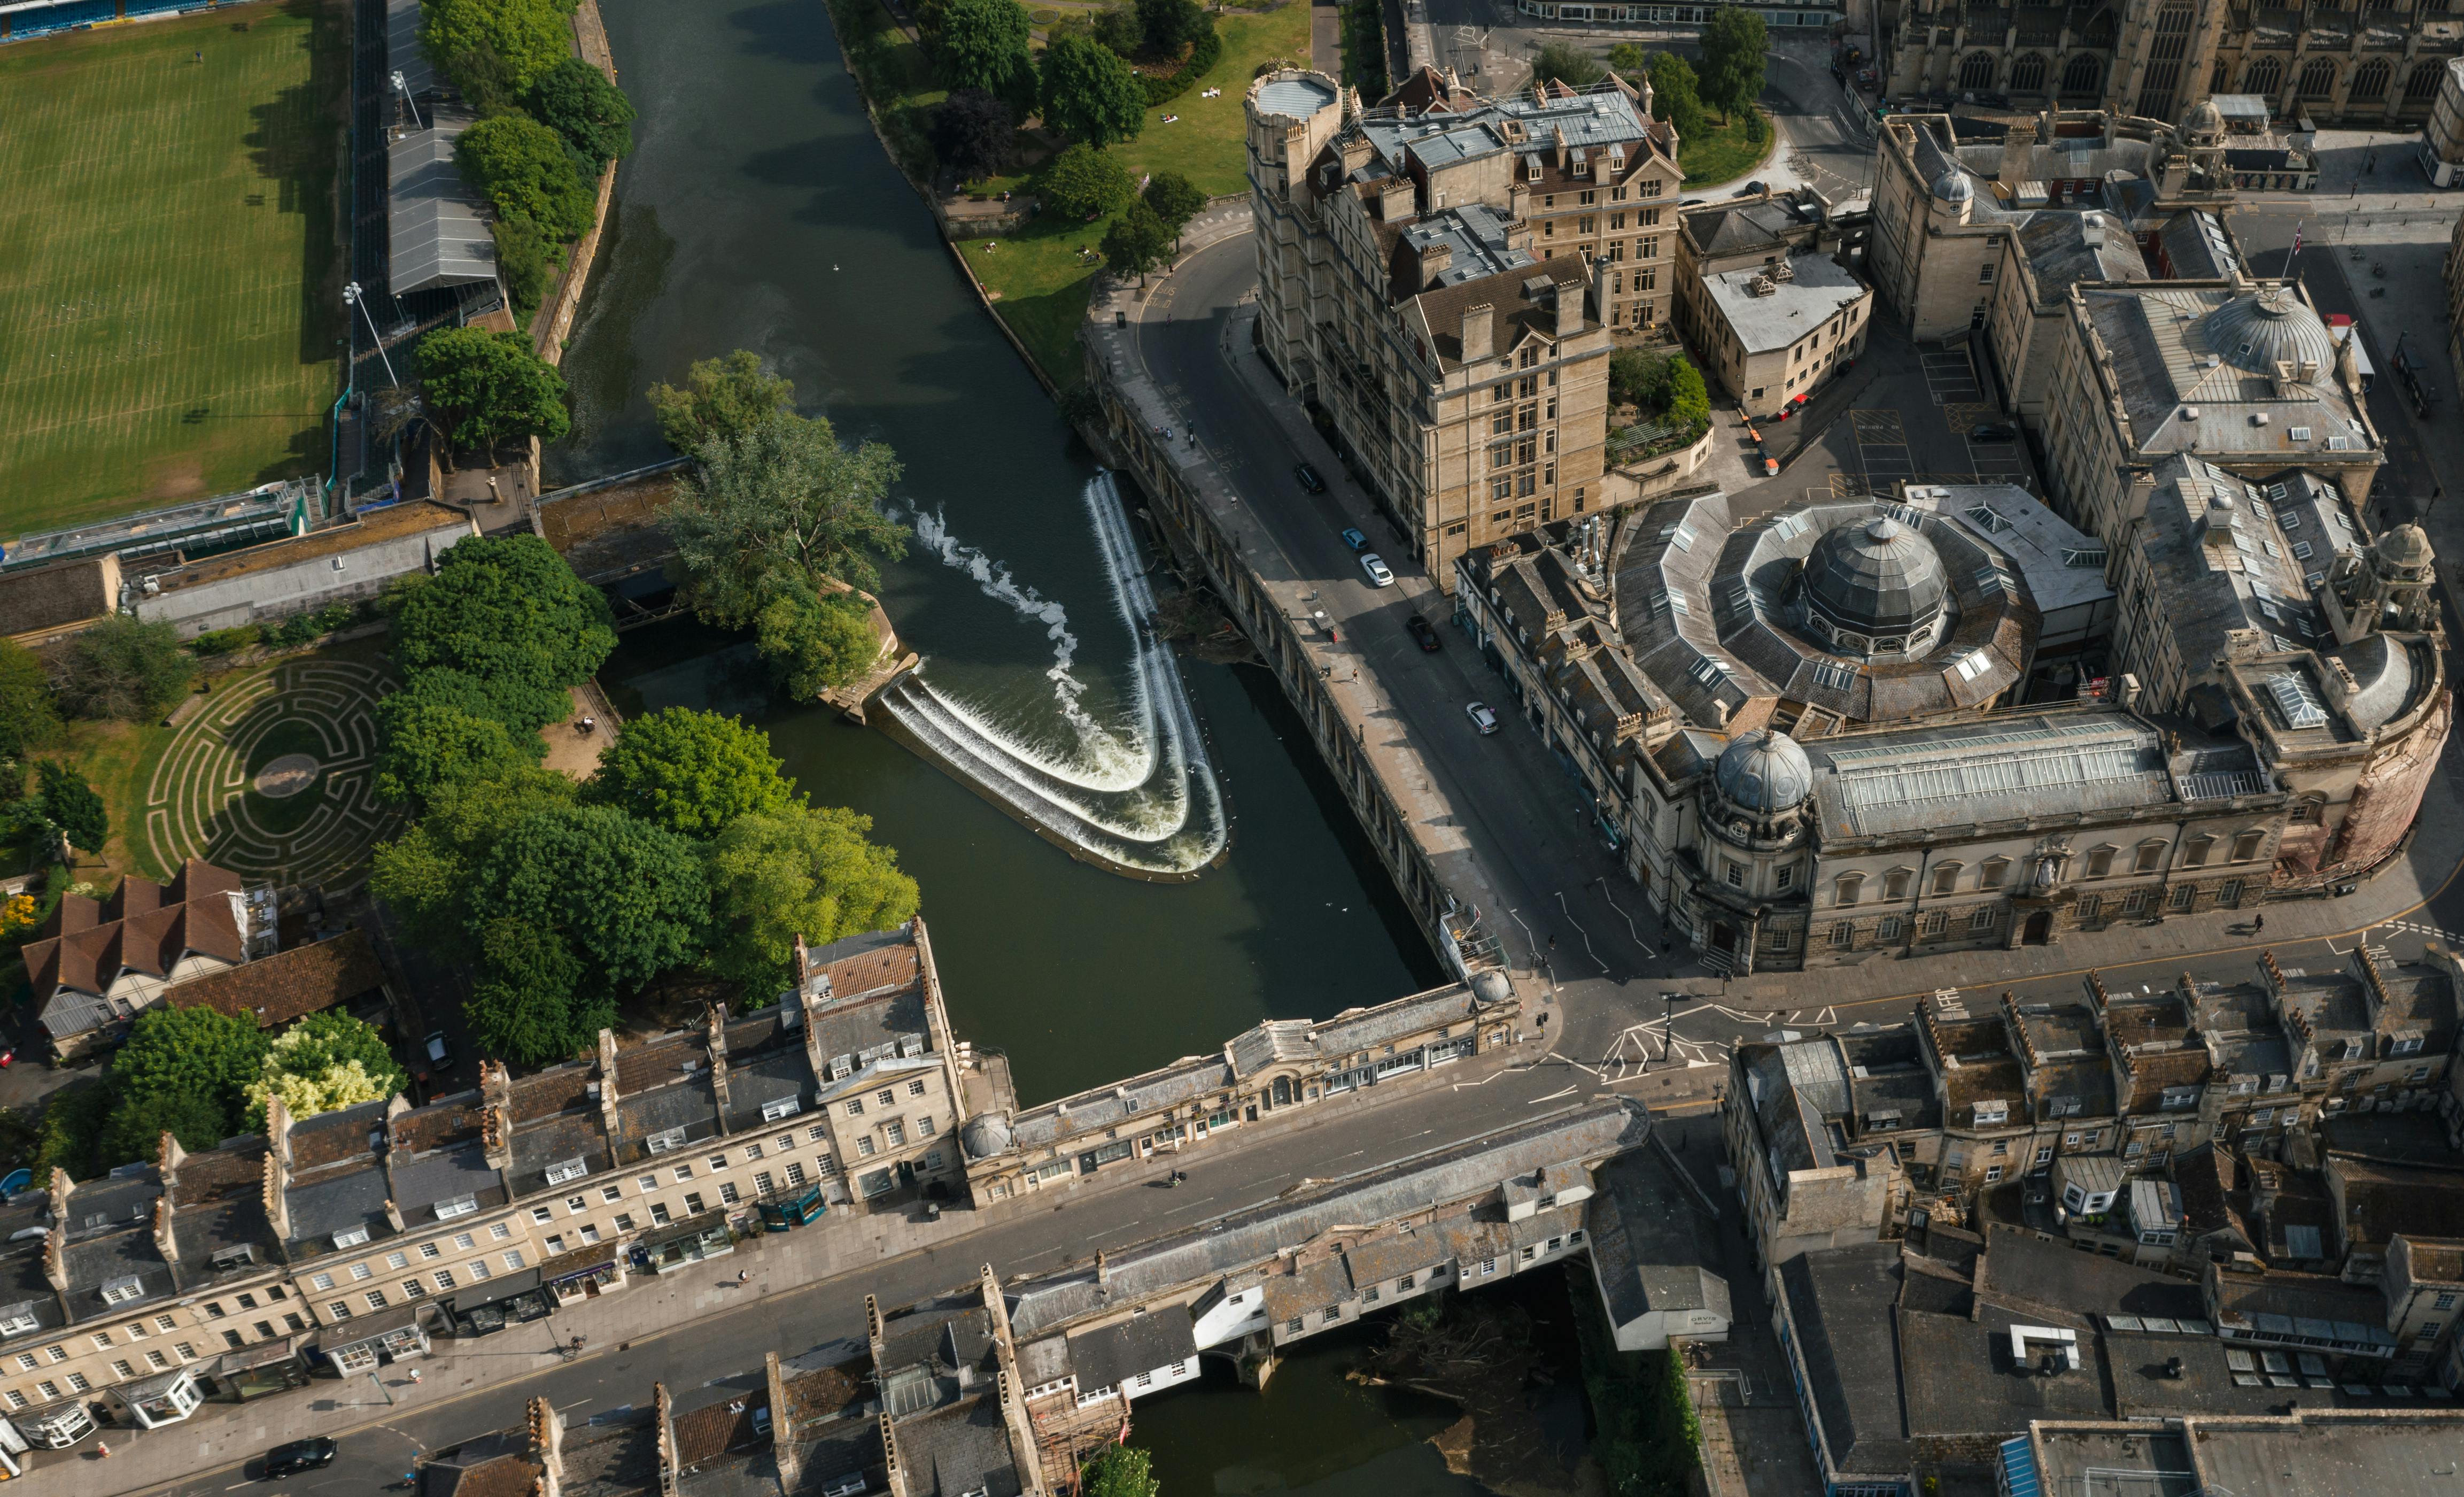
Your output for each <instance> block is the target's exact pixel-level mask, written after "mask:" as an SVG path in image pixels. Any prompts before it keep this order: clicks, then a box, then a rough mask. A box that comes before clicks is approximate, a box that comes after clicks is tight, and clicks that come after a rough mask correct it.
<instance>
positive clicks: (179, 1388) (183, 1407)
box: [102, 1367, 206, 1429]
mask: <svg viewBox="0 0 2464 1497" xmlns="http://www.w3.org/2000/svg"><path fill="white" fill-rule="evenodd" d="M205 1401H206V1395H205V1391H204V1390H203V1389H201V1388H199V1387H198V1386H197V1370H196V1369H195V1368H194V1367H175V1368H173V1369H172V1370H171V1371H169V1372H167V1373H157V1374H155V1375H154V1376H151V1377H140V1378H138V1379H137V1380H136V1381H134V1382H123V1383H121V1384H119V1385H118V1386H117V1387H112V1388H106V1389H104V1390H103V1394H102V1403H103V1407H105V1408H107V1409H109V1410H110V1411H111V1417H112V1418H113V1419H116V1420H120V1421H121V1423H123V1424H134V1425H136V1426H137V1427H138V1428H140V1429H161V1428H162V1427H163V1426H164V1425H165V1424H177V1423H179V1422H180V1421H181V1420H184V1419H187V1417H188V1416H189V1415H191V1414H194V1413H196V1412H197V1410H198V1409H199V1408H200V1407H202V1406H203V1405H204V1403H205Z"/></svg>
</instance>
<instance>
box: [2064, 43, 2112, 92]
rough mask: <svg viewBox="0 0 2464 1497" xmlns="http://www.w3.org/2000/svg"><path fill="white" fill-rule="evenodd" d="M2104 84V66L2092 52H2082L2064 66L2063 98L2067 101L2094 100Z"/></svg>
mask: <svg viewBox="0 0 2464 1497" xmlns="http://www.w3.org/2000/svg"><path fill="white" fill-rule="evenodd" d="M2103 82H2104V64H2102V63H2101V62H2099V61H2098V60H2097V57H2096V54H2094V53H2092V52H2082V53H2080V54H2079V55H2078V56H2076V57H2073V58H2072V59H2071V60H2070V61H2069V62H2067V63H2065V64H2063V65H2062V97H2063V98H2065V99H2087V98H2093V97H2094V96H2095V94H2096V91H2097V89H2098V88H2099V87H2100V86H2101V85H2102V84H2103Z"/></svg>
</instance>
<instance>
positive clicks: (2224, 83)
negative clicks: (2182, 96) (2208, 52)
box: [2208, 57, 2233, 94]
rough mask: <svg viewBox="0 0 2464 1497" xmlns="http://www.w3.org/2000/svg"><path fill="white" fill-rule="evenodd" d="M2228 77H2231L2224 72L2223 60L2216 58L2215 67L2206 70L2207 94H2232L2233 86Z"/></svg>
mask: <svg viewBox="0 0 2464 1497" xmlns="http://www.w3.org/2000/svg"><path fill="white" fill-rule="evenodd" d="M2230 77H2231V75H2230V74H2229V73H2228V72H2227V71H2226V65H2225V59H2224V58H2222V57H2218V58H2217V59H2216V65H2215V66H2214V67H2212V68H2211V69H2209V70H2208V92H2209V93H2211V94H2229V93H2231V92H2233V85H2232V83H2231V82H2230V81H2229V79H2230Z"/></svg>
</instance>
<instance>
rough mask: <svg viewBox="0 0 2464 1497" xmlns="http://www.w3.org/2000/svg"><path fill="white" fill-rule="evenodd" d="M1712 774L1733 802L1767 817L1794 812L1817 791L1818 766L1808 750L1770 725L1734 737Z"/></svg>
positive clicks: (1721, 791)
mask: <svg viewBox="0 0 2464 1497" xmlns="http://www.w3.org/2000/svg"><path fill="white" fill-rule="evenodd" d="M1711 773H1712V778H1713V780H1714V781H1715V782H1717V783H1718V784H1719V787H1720V794H1721V796H1722V797H1723V798H1724V799H1726V800H1727V802H1728V804H1731V805H1735V806H1737V807H1739V808H1741V809H1743V810H1748V811H1756V812H1760V813H1762V814H1763V815H1766V816H1772V815H1777V814H1778V813H1780V812H1782V811H1793V810H1794V809H1796V808H1797V807H1798V806H1800V805H1802V804H1805V798H1806V797H1807V796H1809V795H1812V794H1813V793H1814V765H1813V762H1812V761H1811V760H1807V759H1806V757H1805V750H1803V749H1801V748H1799V747H1797V743H1796V740H1795V739H1794V738H1792V737H1789V736H1788V735H1787V734H1785V733H1773V732H1771V730H1769V729H1767V728H1756V729H1755V730H1753V731H1752V732H1750V733H1740V734H1738V735H1737V736H1736V737H1734V738H1732V739H1730V740H1729V742H1728V746H1727V748H1725V749H1723V750H1721V751H1720V762H1719V763H1718V764H1717V765H1716V766H1715V767H1714V768H1713V769H1712V772H1711Z"/></svg>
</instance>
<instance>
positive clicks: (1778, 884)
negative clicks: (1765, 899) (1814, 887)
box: [1771, 863, 1796, 889]
mask: <svg viewBox="0 0 2464 1497" xmlns="http://www.w3.org/2000/svg"><path fill="white" fill-rule="evenodd" d="M1795 884H1796V865H1795V864H1793V863H1784V864H1781V865H1780V866H1779V867H1778V868H1776V869H1773V870H1771V887H1772V888H1774V889H1791V888H1793V887H1795Z"/></svg>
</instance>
